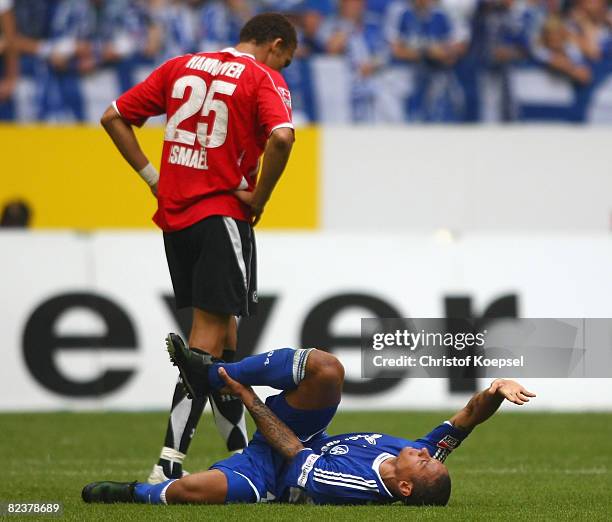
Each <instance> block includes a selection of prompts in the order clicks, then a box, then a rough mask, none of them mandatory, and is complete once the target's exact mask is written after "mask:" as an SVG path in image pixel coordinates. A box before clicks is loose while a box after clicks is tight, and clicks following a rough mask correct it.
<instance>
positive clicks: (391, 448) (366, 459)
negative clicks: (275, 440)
mask: <svg viewBox="0 0 612 522" xmlns="http://www.w3.org/2000/svg"><path fill="white" fill-rule="evenodd" d="M468 434H469V432H467V431H463V430H459V429H457V428H455V427H454V426H453V425H452V424H451V423H450V422H448V421H447V422H445V423H443V424H440V425H439V426H438V427H436V428H435V429H434V430H432V431H431V432H430V433H428V434H427V435H425V436H424V437H422V438H419V439H417V440H414V441H412V440H409V439H403V438H399V437H393V436H391V435H384V434H381V433H345V434H343V435H335V436H333V437H325V438H322V439H319V440H317V441H316V443H314V444H312V445H311V447H310V448H306V449H304V450H303V451H301V452H300V453H299V454H298V456H297V457H296V458H295V459H294V460H293V461H292V462H291V463H290V464H289V466H288V467H287V469H286V471H285V475H284V478H283V480H282V481H281V484H282V487H283V488H284V491H283V492H279V493H280V494H281V496H284V497H285V498H288V499H289V500H290V499H291V497H292V496H293V497H295V496H296V495H295V493H296V492H295V488H299V489H300V490H301V491H303V492H305V494H306V496H307V497H308V498H309V499H310V500H311V501H312V502H314V503H315V504H365V503H371V502H379V503H380V502H393V501H394V500H396V499H395V497H394V496H393V495H392V494H391V492H389V490H388V489H387V487H386V486H385V484H384V482H383V481H382V479H381V477H380V472H379V469H380V465H381V464H382V463H383V462H384V461H385V460H387V459H390V458H394V457H396V456H397V455H398V454H399V453H400V451H401V450H402V449H404V448H405V447H407V446H408V447H412V448H416V449H421V448H423V447H426V448H427V449H428V451H429V453H430V454H431V455H432V456H433V457H434V458H436V459H438V460H440V461H441V462H444V460H445V459H446V457H447V456H448V455H449V453H450V452H452V451H453V450H454V449H455V448H457V447H458V446H459V445H460V444H461V442H462V441H463V439H465V437H467V435H468ZM298 496H299V495H298Z"/></svg>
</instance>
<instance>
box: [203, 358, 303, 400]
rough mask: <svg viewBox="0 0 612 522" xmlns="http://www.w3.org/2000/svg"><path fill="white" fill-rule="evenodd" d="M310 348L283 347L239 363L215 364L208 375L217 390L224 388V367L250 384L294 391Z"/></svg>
mask: <svg viewBox="0 0 612 522" xmlns="http://www.w3.org/2000/svg"><path fill="white" fill-rule="evenodd" d="M309 351H310V350H294V349H293V348H281V349H280V350H274V351H272V352H268V353H262V354H259V355H253V356H251V357H245V358H244V359H242V361H239V362H236V363H218V364H213V365H212V366H211V368H210V370H208V378H209V381H210V384H211V386H212V387H213V388H214V389H216V390H218V389H219V388H223V386H225V383H224V382H223V380H222V379H221V377H220V376H219V373H218V371H219V368H220V367H222V368H225V371H226V372H227V374H228V375H229V376H230V377H231V378H232V379H234V380H236V381H238V382H239V383H241V384H244V385H247V386H271V387H272V388H276V389H277V390H293V389H295V388H297V385H298V383H299V382H300V381H301V380H302V379H303V378H304V374H305V372H306V359H307V357H308V352H309Z"/></svg>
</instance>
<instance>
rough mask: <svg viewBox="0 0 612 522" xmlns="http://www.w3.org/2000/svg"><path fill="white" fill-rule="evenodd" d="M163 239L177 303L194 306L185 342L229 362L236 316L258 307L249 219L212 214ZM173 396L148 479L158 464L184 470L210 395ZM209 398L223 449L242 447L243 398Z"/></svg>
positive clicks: (173, 474) (176, 473)
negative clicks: (157, 458)
mask: <svg viewBox="0 0 612 522" xmlns="http://www.w3.org/2000/svg"><path fill="white" fill-rule="evenodd" d="M164 244H165V247H166V256H167V259H168V266H169V267H170V274H171V277H172V284H173V287H174V292H175V296H176V302H177V307H184V306H192V307H193V320H192V327H191V332H190V335H189V347H190V348H194V349H197V350H201V351H204V352H206V353H209V354H211V355H213V356H214V357H217V358H222V359H223V360H227V361H233V360H234V357H235V353H236V345H237V324H236V319H235V315H242V316H244V315H250V314H252V313H255V309H256V302H255V301H256V252H255V240H254V236H253V232H252V229H251V226H250V224H248V223H246V222H241V221H236V220H233V219H231V218H227V217H222V216H213V217H211V218H207V219H204V220H203V221H201V222H200V223H196V224H195V225H193V226H192V227H189V228H188V229H186V230H182V231H179V232H177V233H171V234H165V235H164ZM213 310H214V311H213ZM179 387H181V389H180V390H179ZM175 397H177V399H179V400H178V401H173V409H172V411H171V415H170V419H169V421H168V428H167V430H166V441H165V443H164V448H163V449H162V454H161V457H160V461H159V463H158V465H157V466H156V467H154V470H153V472H152V474H151V477H150V481H152V482H154V481H156V480H160V479H163V478H164V476H163V475H161V474H160V473H159V471H160V469H161V470H164V475H165V477H168V478H171V477H174V478H176V477H180V476H181V475H182V461H183V459H184V457H185V455H186V453H187V449H188V448H189V444H190V442H191V439H192V437H193V434H194V432H195V429H196V427H197V424H198V422H199V419H200V417H201V415H202V412H203V410H204V406H205V405H206V400H207V399H208V398H207V397H198V398H195V399H194V400H191V399H190V398H189V397H187V396H185V394H184V391H183V390H182V386H181V385H178V386H177V388H176V389H175ZM210 400H211V406H212V409H213V413H214V418H215V423H216V425H217V428H218V430H219V433H220V435H221V436H222V437H223V440H224V441H225V444H226V447H227V449H228V450H230V451H237V450H241V449H243V448H244V447H246V445H247V441H248V437H247V431H246V422H245V416H244V406H243V405H242V403H241V402H240V401H239V400H237V399H236V398H234V397H231V396H228V395H224V394H220V393H218V392H213V393H211V395H210ZM175 404H176V407H175ZM177 444H179V445H180V447H178V448H177V447H176V446H177ZM168 456H170V457H172V458H170V459H168V458H167V457H168ZM165 470H168V471H169V472H170V473H171V474H170V475H167V474H166V473H165ZM151 479H152V480H151Z"/></svg>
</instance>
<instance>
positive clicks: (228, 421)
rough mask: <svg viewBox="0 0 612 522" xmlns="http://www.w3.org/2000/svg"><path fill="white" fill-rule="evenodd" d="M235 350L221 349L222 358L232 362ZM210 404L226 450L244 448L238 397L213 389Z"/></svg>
mask: <svg viewBox="0 0 612 522" xmlns="http://www.w3.org/2000/svg"><path fill="white" fill-rule="evenodd" d="M235 357H236V352H235V351H234V350H223V360H224V361H225V362H234V359H235ZM209 397H210V405H211V407H212V411H213V415H214V417H215V424H216V425H217V429H218V430H219V434H220V435H221V437H223V440H225V445H226V446H227V450H228V451H237V450H241V449H244V448H246V446H247V443H248V438H247V431H246V422H245V418H244V406H243V404H242V402H241V401H240V400H239V399H236V398H235V397H232V396H231V395H226V394H221V393H219V392H218V391H215V392H213V393H211V394H210V395H209Z"/></svg>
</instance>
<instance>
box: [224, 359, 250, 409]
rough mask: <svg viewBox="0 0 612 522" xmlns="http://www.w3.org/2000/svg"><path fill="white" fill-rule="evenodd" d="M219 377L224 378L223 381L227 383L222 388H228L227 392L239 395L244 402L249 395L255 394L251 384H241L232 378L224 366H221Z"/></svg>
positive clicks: (235, 395)
mask: <svg viewBox="0 0 612 522" xmlns="http://www.w3.org/2000/svg"><path fill="white" fill-rule="evenodd" d="M218 371H219V377H221V379H223V382H224V383H225V384H226V386H225V388H224V389H223V390H222V391H224V390H227V392H228V393H229V394H231V395H233V396H234V397H238V398H239V399H240V400H241V401H243V402H244V399H245V398H246V397H248V396H249V395H252V394H253V390H252V389H251V387H250V386H245V385H244V384H240V383H239V382H238V381H235V380H234V379H232V378H231V377H230V376H229V375H228V374H227V372H226V371H225V369H224V368H223V367H221V368H219V370H218Z"/></svg>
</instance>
